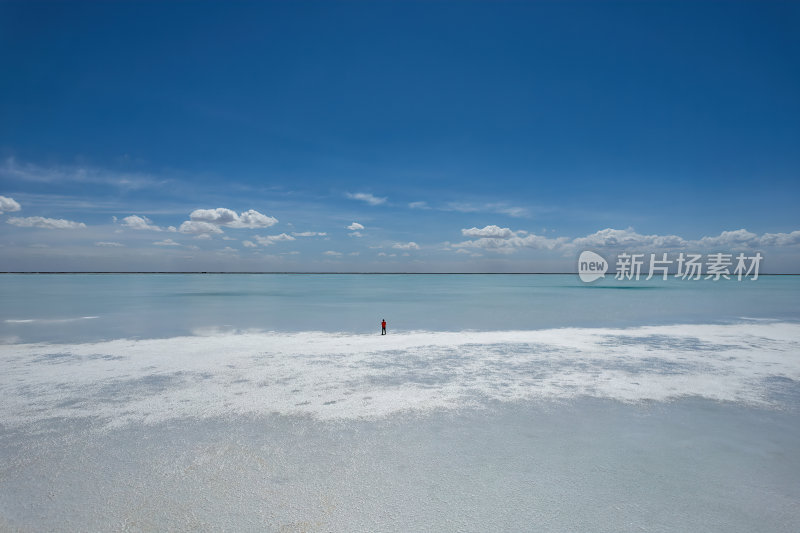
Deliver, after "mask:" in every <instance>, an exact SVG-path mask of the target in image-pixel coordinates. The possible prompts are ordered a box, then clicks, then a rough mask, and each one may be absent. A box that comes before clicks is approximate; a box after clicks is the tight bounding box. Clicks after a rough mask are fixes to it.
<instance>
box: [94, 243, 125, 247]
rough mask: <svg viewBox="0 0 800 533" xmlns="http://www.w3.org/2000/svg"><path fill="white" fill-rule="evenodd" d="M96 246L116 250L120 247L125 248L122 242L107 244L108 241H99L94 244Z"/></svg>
mask: <svg viewBox="0 0 800 533" xmlns="http://www.w3.org/2000/svg"><path fill="white" fill-rule="evenodd" d="M94 245H95V246H100V247H101V248H116V247H119V246H125V245H124V244H122V243H121V242H107V241H99V242H96V243H94Z"/></svg>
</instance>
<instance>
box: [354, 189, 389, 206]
mask: <svg viewBox="0 0 800 533" xmlns="http://www.w3.org/2000/svg"><path fill="white" fill-rule="evenodd" d="M347 197H348V198H350V199H351V200H361V201H362V202H366V203H368V204H369V205H381V204H384V203H386V198H380V197H377V196H373V195H372V194H370V193H367V192H357V193H347Z"/></svg>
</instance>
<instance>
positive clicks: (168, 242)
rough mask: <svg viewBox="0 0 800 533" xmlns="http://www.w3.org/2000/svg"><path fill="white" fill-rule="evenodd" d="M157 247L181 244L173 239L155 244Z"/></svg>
mask: <svg viewBox="0 0 800 533" xmlns="http://www.w3.org/2000/svg"><path fill="white" fill-rule="evenodd" d="M153 244H155V245H156V246H180V245H181V243H179V242H175V241H173V240H172V239H164V240H163V241H157V242H154V243H153Z"/></svg>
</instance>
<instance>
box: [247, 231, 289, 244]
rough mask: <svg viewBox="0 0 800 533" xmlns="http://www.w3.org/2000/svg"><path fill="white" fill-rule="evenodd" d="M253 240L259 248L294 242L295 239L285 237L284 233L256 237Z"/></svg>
mask: <svg viewBox="0 0 800 533" xmlns="http://www.w3.org/2000/svg"><path fill="white" fill-rule="evenodd" d="M255 240H256V241H258V243H259V244H260V245H261V246H270V245H273V244H275V243H276V242H282V241H294V240H296V239H295V238H294V237H292V236H291V235H287V234H286V233H281V234H280V235H267V236H264V237H262V236H260V235H256V236H255Z"/></svg>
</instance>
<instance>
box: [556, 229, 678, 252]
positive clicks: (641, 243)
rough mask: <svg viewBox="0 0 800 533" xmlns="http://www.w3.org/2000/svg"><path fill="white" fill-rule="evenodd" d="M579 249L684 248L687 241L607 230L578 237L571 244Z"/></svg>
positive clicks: (669, 236) (630, 231) (619, 230)
mask: <svg viewBox="0 0 800 533" xmlns="http://www.w3.org/2000/svg"><path fill="white" fill-rule="evenodd" d="M570 244H572V245H573V246H575V247H577V248H590V247H599V248H631V249H632V248H643V247H646V248H682V247H685V246H686V245H687V241H686V240H685V239H683V238H682V237H678V236H677V235H655V234H654V235H642V234H640V233H636V231H634V229H633V228H627V229H612V228H606V229H603V230H600V231H598V232H595V233H592V234H591V235H587V236H586V237H578V238H577V239H573V240H572V242H571V243H570Z"/></svg>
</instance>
